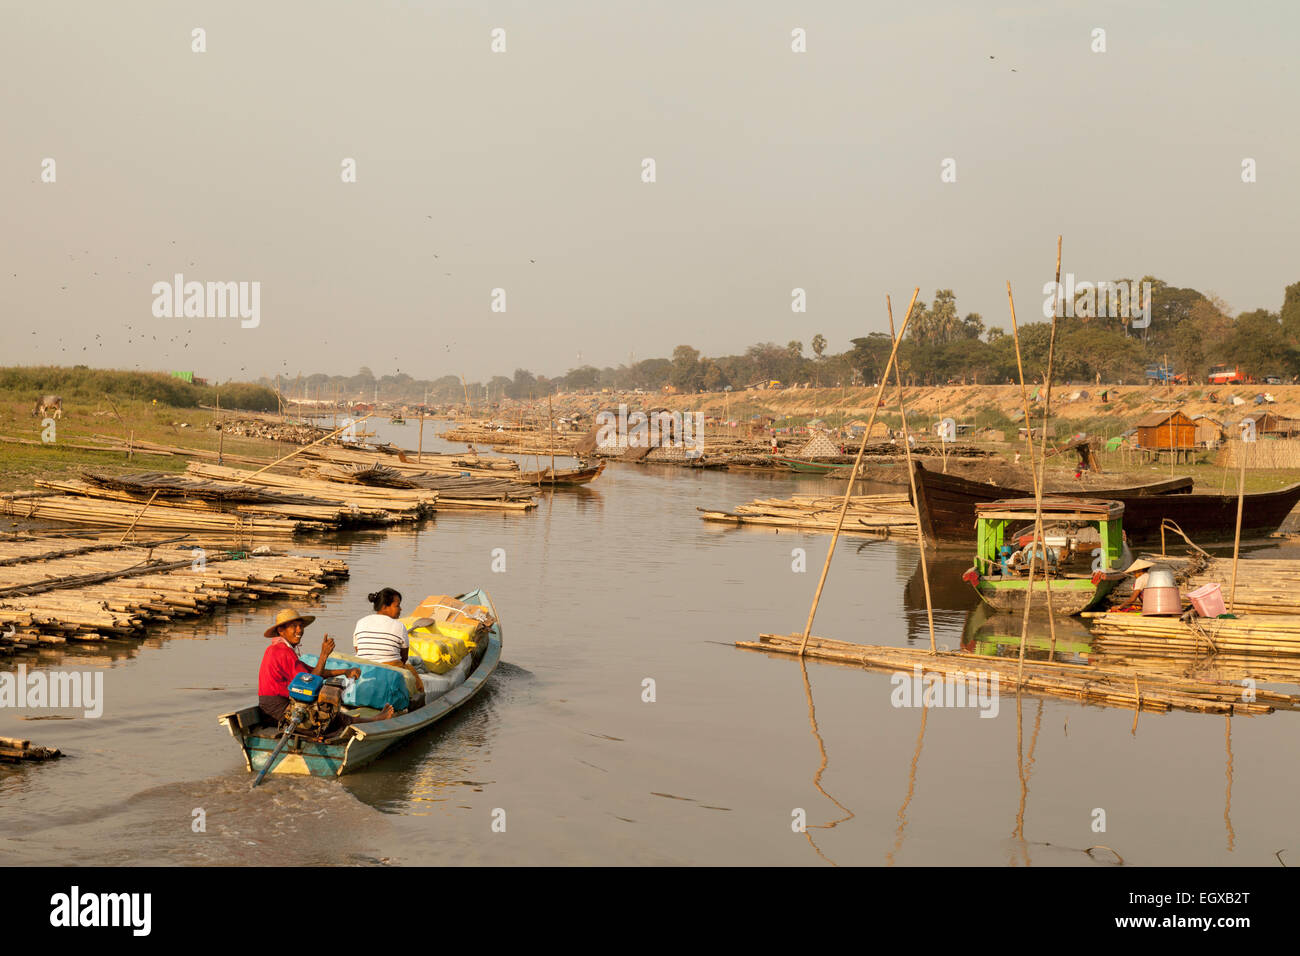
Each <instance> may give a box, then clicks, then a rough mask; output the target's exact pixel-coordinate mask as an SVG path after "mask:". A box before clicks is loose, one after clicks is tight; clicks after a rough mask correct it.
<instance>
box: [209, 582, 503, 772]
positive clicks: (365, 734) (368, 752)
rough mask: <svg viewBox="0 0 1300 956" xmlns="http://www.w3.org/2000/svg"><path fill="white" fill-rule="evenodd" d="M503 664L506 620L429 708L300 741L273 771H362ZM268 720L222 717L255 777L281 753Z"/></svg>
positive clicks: (467, 696)
mask: <svg viewBox="0 0 1300 956" xmlns="http://www.w3.org/2000/svg"><path fill="white" fill-rule="evenodd" d="M460 599H461V600H463V601H465V602H466V603H470V604H475V603H481V602H482V601H484V600H486V601H489V602H490V601H491V599H490V598H488V597H487V595H486V592H484V591H482V590H477V591H471V592H469V593H468V594H464V595H461V598H460ZM500 662H501V622H500V621H498V622H496V623H495V624H493V625H492V628H491V629H490V631H489V632H488V640H487V641H486V642H485V643H484V644H483V645H482V656H481V657H480V658H479V660H478V661H477V663H476V664H475V665H474V669H473V670H472V671H470V674H469V676H468V677H467V678H466V679H465V682H464V683H463V684H460V685H459V686H457V687H453V688H452V689H451V690H449V691H448V692H447V693H445V694H443V695H442V696H440V697H438V698H436V699H434V700H431V701H429V703H427V704H426V705H425V706H423V707H421V708H419V709H418V710H414V711H411V712H409V713H405V714H401V715H399V716H397V717H392V718H390V719H388V720H381V721H374V722H372V723H366V724H355V725H353V727H352V733H351V734H349V735H348V736H347V737H346V738H345V739H344V740H341V741H337V742H329V743H317V742H315V741H311V740H303V739H300V738H294V739H293V740H290V741H289V743H288V744H287V745H286V746H285V748H284V750H282V751H281V752H280V754H279V755H277V756H276V758H275V763H274V764H272V766H271V770H270V772H271V773H273V774H286V775H297V776H312V777H340V776H342V775H343V774H346V773H352V772H353V771H356V770H359V769H361V768H362V767H364V766H366V765H367V764H369V763H371V762H372V761H374V760H375V759H376V758H378V757H380V756H382V755H383V754H384V752H385V751H387V750H388V749H390V748H391V747H393V746H395V745H397V744H399V743H401V742H402V741H404V740H406V739H407V738H408V737H411V736H413V735H415V734H417V733H419V732H421V731H423V730H426V729H428V728H429V727H430V726H432V725H433V724H435V723H437V722H438V721H440V720H442V719H443V718H444V717H446V716H448V715H449V714H451V713H453V712H454V711H456V710H458V709H459V708H460V707H462V706H464V705H465V704H467V703H468V702H469V701H470V700H472V699H473V698H474V697H475V696H477V695H478V693H479V692H480V691H482V689H483V687H484V686H485V685H486V684H487V680H488V678H489V677H490V676H491V675H492V672H493V671H495V670H496V667H497V665H498V664H499V663H500ZM264 720H265V718H264V717H263V716H262V714H261V711H260V710H259V709H258V708H257V707H246V708H244V709H243V710H240V711H236V712H234V713H231V714H222V715H221V716H220V717H219V718H218V722H219V723H222V724H224V725H225V726H226V727H227V728H228V729H229V730H230V733H231V736H233V737H234V738H235V739H236V740H238V741H239V742H240V745H241V746H242V748H243V751H244V762H245V764H247V766H248V769H249V771H250V772H252V773H258V772H260V771H261V770H262V768H263V767H265V766H266V764H267V762H268V761H269V760H270V758H271V754H272V752H273V751H274V750H275V746H276V744H277V743H278V742H279V737H278V736H276V735H274V734H273V733H269V732H268V731H267V729H266V728H265V727H260V726H259V725H260V724H262V722H263V721H264Z"/></svg>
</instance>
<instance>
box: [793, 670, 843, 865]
mask: <svg viewBox="0 0 1300 956" xmlns="http://www.w3.org/2000/svg"><path fill="white" fill-rule="evenodd" d="M799 669H800V670H801V671H802V672H803V692H804V695H805V696H806V697H807V698H808V725H809V727H811V728H812V735H813V739H814V740H816V741H817V752H818V753H819V754H820V755H821V763H820V764H818V766H817V772H816V773H814V774H813V786H814V787H816V788H817V789H818V790H819V791H820V792H821V795H822V796H824V797H825V798H826V799H827V800H829V801H830V802H831V803H833V804H835V805H836V806H837V807H839V808H840V809H841V810H843V811H844V813H845V816H842V817H838V818H837V819H834V820H831V821H830V822H829V823H809V824H806V825H805V826H804V831H803V835H804V836H805V837H806V838H807V839H808V843H809V845H810V846H811V847H812V848H813V849H814V850H816V851H817V855H818V856H820V857H821V858H822V859H823V860H825V861H826V862H827V863H829V864H830V865H831V866H838V865H839V864H837V863H836V862H835V861H834V860H832V859H830V858H829V857H828V856H826V854H825V853H823V852H822V850H821V847H819V846H818V845H817V843H816V841H814V840H813V838H812V834H811V833H810V832H809V831H810V830H831V829H834V827H835V826H836V825H837V824H840V823H843V822H845V821H846V820H852V819H853V815H854V814H853V811H852V810H850V809H849V808H848V807H846V806H845V805H844V804H842V803H840V802H839V801H838V800H836V799H835V798H834V797H832V796H831V795H830V794H829V793H827V792H826V788H825V787H823V786H822V774H823V773H825V772H826V765H827V764H828V763H830V757H829V756H828V755H827V753H826V742H825V741H824V740H823V739H822V735H821V731H820V730H818V728H817V708H816V706H815V705H814V704H813V694H812V684H811V683H810V682H809V680H808V661H807V659H805V658H802V657H801V658H799Z"/></svg>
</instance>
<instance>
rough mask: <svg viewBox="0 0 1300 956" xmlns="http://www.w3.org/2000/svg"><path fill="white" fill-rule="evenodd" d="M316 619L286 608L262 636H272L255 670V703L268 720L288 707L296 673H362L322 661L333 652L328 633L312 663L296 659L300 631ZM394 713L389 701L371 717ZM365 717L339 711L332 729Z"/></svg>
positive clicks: (277, 717) (274, 719) (276, 718)
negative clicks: (311, 665)
mask: <svg viewBox="0 0 1300 956" xmlns="http://www.w3.org/2000/svg"><path fill="white" fill-rule="evenodd" d="M314 620H316V618H315V616H314V615H312V614H300V613H299V612H298V611H295V610H293V609H292V608H285V609H284V610H283V611H281V612H280V613H279V614H277V615H276V616H275V623H274V624H272V625H271V626H270V627H268V628H267V629H266V631H265V633H264V635H263V636H264V637H268V638H271V639H272V641H271V646H270V647H268V648H267V649H266V652H265V653H264V654H263V655H262V667H261V670H259V671H258V674H257V705H258V707H259V708H260V709H261V711H262V713H263V714H265V715H266V718H267V720H268V721H270V722H271V723H275V724H278V723H279V722H280V720H281V718H283V717H284V712H285V711H286V710H287V709H288V708H289V682H290V681H291V680H293V679H294V677H295V676H297V675H298V674H317V675H319V676H321V677H352V678H357V677H360V676H361V669H360V668H358V667H352V668H349V669H347V670H328V669H326V667H325V662H326V661H327V660H329V656H330V654H332V653H333V652H334V641H333V640H332V639H331V638H330V636H329V635H328V634H326V635H325V637H324V638H323V639H322V640H321V645H320V658H319V659H318V660H317V662H316V666H315V667H308V666H307V665H306V664H304V663H303V662H302V661H301V660H299V659H298V646H299V644H301V643H302V635H303V631H305V630H306V628H307V625H308V624H310V623H311V622H312V621H314ZM391 716H393V708H392V705H391V704H390V705H389V706H387V707H385V708H384V709H383V710H381V711H380V712H379V714H378V715H377V716H375V717H373V718H370V719H371V720H387V719H388V718H389V717H391ZM368 722H369V721H368V720H366V719H365V718H360V717H355V718H354V717H349V716H347V715H346V714H341V715H339V716H338V717H337V718H336V719H335V722H334V724H333V725H331V728H330V729H331V730H339V729H341V728H343V727H346V726H347V725H348V724H359V723H368Z"/></svg>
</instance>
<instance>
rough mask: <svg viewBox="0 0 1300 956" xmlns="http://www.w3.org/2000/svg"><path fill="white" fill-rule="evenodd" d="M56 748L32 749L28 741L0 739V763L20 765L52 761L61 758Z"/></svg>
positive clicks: (60, 752)
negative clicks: (28, 762)
mask: <svg viewBox="0 0 1300 956" xmlns="http://www.w3.org/2000/svg"><path fill="white" fill-rule="evenodd" d="M62 756H63V752H62V751H60V750H59V749H58V748H57V747H33V746H32V742H31V741H30V740H19V739H16V738H14V737H0V762H3V763H22V762H23V761H28V760H53V759H54V758H55V757H62Z"/></svg>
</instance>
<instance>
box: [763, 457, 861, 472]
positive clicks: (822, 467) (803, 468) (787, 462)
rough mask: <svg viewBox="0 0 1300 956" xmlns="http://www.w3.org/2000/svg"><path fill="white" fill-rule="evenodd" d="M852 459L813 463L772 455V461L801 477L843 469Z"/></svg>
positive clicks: (812, 461) (807, 460) (805, 459)
mask: <svg viewBox="0 0 1300 956" xmlns="http://www.w3.org/2000/svg"><path fill="white" fill-rule="evenodd" d="M854 457H855V456H853V455H848V456H840V457H838V458H835V459H828V460H824V461H814V460H812V459H810V458H783V457H781V456H780V455H773V456H772V460H773V461H776V462H779V463H780V464H782V465H784V466H785V467H787V468H789V469H790V470H791V471H797V472H799V474H801V475H825V474H829V473H830V472H832V471H835V470H836V469H838V468H843V467H844V466H845V465H846V464H852V463H853V459H854Z"/></svg>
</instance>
